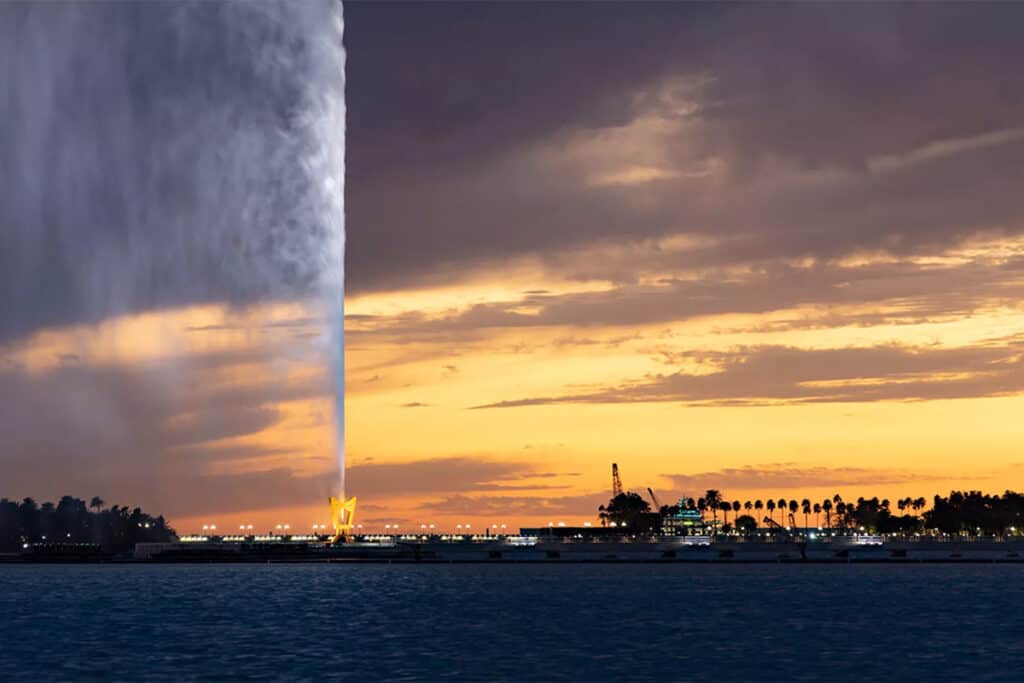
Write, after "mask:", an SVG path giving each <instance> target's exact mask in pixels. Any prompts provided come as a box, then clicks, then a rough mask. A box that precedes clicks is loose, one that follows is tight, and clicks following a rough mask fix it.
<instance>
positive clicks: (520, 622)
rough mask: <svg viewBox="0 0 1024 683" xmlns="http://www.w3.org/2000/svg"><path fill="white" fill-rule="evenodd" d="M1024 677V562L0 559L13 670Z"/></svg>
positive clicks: (155, 674) (4, 659)
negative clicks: (124, 562)
mask: <svg viewBox="0 0 1024 683" xmlns="http://www.w3.org/2000/svg"><path fill="white" fill-rule="evenodd" d="M712 678H713V679H716V680H718V681H723V680H758V681H761V680H780V681H781V680H793V679H831V680H844V681H845V680H869V679H876V680H936V679H943V680H969V679H971V680H979V679H980V680H1008V681H1009V680H1013V681H1020V680H1024V567H1022V566H1014V565H953V566H945V565H941V566H936V565H931V566H928V565H925V566H875V565H868V566H863V565H861V566H857V565H848V566H834V565H831V566H823V565H811V566H798V565H771V564H769V565H751V566H722V565H714V566H705V565H673V566H659V565H629V564H614V565H569V566H557V565H555V566H552V565H532V566H530V565H514V566H508V565H504V566H502V565H450V566H449V565H428V566H410V565H391V566H388V565H345V566H342V565H237V566H236V565H169V566H154V565H150V566H97V565H78V566H0V680H2V681H29V680H101V679H102V680H132V681H137V680H141V681H155V680H167V681H179V680H194V679H204V680H211V679H212V680H278V679H305V680H325V679H342V680H381V679H390V680H394V679H453V680H514V681H548V680H586V681H599V680H621V679H660V680H707V679H712Z"/></svg>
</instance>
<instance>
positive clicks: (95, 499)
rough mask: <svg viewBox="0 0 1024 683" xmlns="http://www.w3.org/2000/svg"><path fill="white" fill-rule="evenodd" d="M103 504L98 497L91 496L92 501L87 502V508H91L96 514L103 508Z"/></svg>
mask: <svg viewBox="0 0 1024 683" xmlns="http://www.w3.org/2000/svg"><path fill="white" fill-rule="evenodd" d="M103 503H104V500H103V499H102V498H100V497H99V496H93V497H92V500H90V501H89V507H91V508H92V509H93V510H95V511H96V512H99V511H100V509H101V508H102V507H103Z"/></svg>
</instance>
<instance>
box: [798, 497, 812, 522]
mask: <svg viewBox="0 0 1024 683" xmlns="http://www.w3.org/2000/svg"><path fill="white" fill-rule="evenodd" d="M800 507H801V508H802V509H803V512H804V528H805V529H806V528H807V525H808V522H807V517H808V516H809V515H810V514H811V501H809V500H808V499H806V498H804V499H803V500H802V501H800Z"/></svg>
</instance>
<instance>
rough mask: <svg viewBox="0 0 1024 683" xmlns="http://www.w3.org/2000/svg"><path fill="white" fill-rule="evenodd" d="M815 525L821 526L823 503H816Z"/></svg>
mask: <svg viewBox="0 0 1024 683" xmlns="http://www.w3.org/2000/svg"><path fill="white" fill-rule="evenodd" d="M814 526H816V527H818V528H819V529H820V528H821V503H815V504H814Z"/></svg>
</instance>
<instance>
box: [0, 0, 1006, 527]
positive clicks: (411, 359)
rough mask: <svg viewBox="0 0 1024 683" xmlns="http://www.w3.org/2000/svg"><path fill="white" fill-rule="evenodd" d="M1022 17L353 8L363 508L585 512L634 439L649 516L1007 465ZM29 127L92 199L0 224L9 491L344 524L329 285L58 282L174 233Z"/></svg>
mask: <svg viewBox="0 0 1024 683" xmlns="http://www.w3.org/2000/svg"><path fill="white" fill-rule="evenodd" d="M312 25H313V24H311V26H312ZM1021 25H1024V6H1021V5H1011V4H992V5H986V4H980V3H961V4H925V5H910V4H903V5H895V4H875V3H872V4H869V5H860V6H854V5H842V4H831V3H829V4H825V3H821V4H809V3H805V4H794V5H782V4H775V3H771V4H759V5H749V4H727V5H719V4H705V3H695V4H675V3H673V4H668V3H659V4H610V3H602V4H582V3H567V4H548V3H527V4H519V3H516V4H513V3H508V4H463V3H459V4H450V5H449V4H415V5H403V4H397V3H378V4H372V3H348V4H346V5H345V26H344V31H345V47H346V50H347V63H346V77H345V87H346V107H347V131H345V145H346V159H345V164H346V173H345V210H346V214H345V215H346V218H345V226H346V232H347V241H346V247H345V248H346V290H347V292H346V303H345V305H346V320H345V342H346V368H347V378H346V404H347V405H346V437H347V438H346V457H347V474H346V482H347V484H346V489H347V491H346V492H347V493H348V494H349V495H357V496H358V497H359V500H360V517H361V519H360V520H358V521H360V522H362V523H363V524H365V525H367V526H368V527H373V528H380V527H382V526H383V524H384V523H399V524H402V525H406V526H407V527H411V526H412V525H416V526H418V525H419V524H421V523H435V524H437V525H439V526H441V527H451V526H453V525H454V524H456V523H471V524H473V525H475V526H477V527H481V526H482V525H484V524H488V525H489V524H492V523H506V524H508V525H510V526H518V525H519V524H534V523H536V524H547V523H548V522H549V521H555V522H558V521H564V522H566V523H581V522H583V521H589V520H593V519H594V518H595V515H596V507H597V505H599V504H600V503H602V502H605V501H607V499H608V497H609V489H610V466H611V463H612V462H617V463H618V464H619V466H620V468H621V470H622V477H623V480H624V484H625V486H626V488H627V489H633V490H636V491H638V492H643V493H644V495H645V497H646V489H647V487H648V486H649V487H651V488H653V489H654V491H655V492H656V493H657V494H658V496H659V497H660V498H661V501H662V502H663V503H665V502H672V501H673V500H674V499H677V498H679V497H680V496H682V495H694V496H696V495H700V494H702V493H703V491H704V490H705V489H708V488H718V489H721V490H722V491H723V492H724V494H725V497H726V498H727V499H729V500H734V499H738V500H740V501H744V500H753V499H755V498H762V499H764V498H768V497H771V498H775V499H778V498H780V497H785V498H804V497H808V498H811V499H812V500H815V501H820V500H821V499H822V498H824V497H831V496H832V495H833V494H834V493H837V492H838V493H841V494H842V495H844V496H846V497H851V498H855V497H857V496H858V495H867V496H871V495H878V496H884V497H890V498H893V499H896V498H902V497H904V496H908V495H911V496H915V497H916V496H928V497H930V496H931V495H932V494H933V493H940V492H941V493H945V492H948V491H949V490H950V489H951V488H980V489H984V490H988V491H1002V490H1004V489H1006V488H1017V489H1021V488H1024V453H1022V452H1021V446H1022V444H1024V420H1022V419H1021V416H1022V415H1024V309H1022V306H1021V300H1022V294H1024V192H1022V179H1021V176H1022V169H1024V75H1022V74H1024V41H1021V39H1020V31H1019V29H1020V26H1021ZM153 30H159V29H153ZM3 38H4V36H3V35H0V42H3V40H2V39H3ZM126 45H129V47H130V45H131V43H126ZM0 56H2V55H0ZM216 58H217V55H216V54H215V55H214V56H213V58H212V59H214V60H216ZM225 59H226V58H225ZM225 63H226V62H225ZM138 68H139V69H142V70H145V69H151V70H156V69H160V68H162V67H161V65H160V64H159V63H156V62H155V61H154V63H152V64H143V65H142V66H139V67H138ZM143 73H145V72H143ZM183 73H184V72H183ZM188 73H191V72H188ZM143 80H145V79H143ZM146 82H147V83H151V84H152V86H151V87H152V90H153V92H155V93H157V94H159V93H160V92H161V91H160V88H161V84H162V83H165V82H164V81H161V80H159V79H154V80H151V81H146ZM176 87H178V86H176ZM132 92H133V93H134V91H132ZM169 92H171V93H172V94H171V95H169V97H172V96H173V97H176V96H175V95H174V94H173V93H174V92H177V91H169ZM246 92H247V93H248V91H246ZM274 94H275V96H281V92H279V91H277V90H275V91H274ZM78 96H79V95H76V97H78ZM80 96H81V97H86V98H88V97H89V95H80ZM132 97H135V95H134V94H133V95H132ZM225 97H227V96H226V95H225ZM246 97H249V95H248V94H246ZM176 101H177V100H176ZM247 101H248V100H247ZM253 101H254V102H255V101H256V99H255V97H253ZM258 104H259V103H258V102H257V105H258ZM2 106H4V105H0V107H2ZM247 106H248V105H247ZM133 111H136V112H137V111H138V110H137V109H133ZM135 115H140V116H141V115H142V114H135ZM82 116H83V117H85V116H86V114H84V113H83V114H82ZM90 116H91V115H90ZM101 118H102V117H101ZM18 120H20V119H18ZM90 120H91V119H90ZM119 125H120V124H119ZM340 133H341V131H339V136H340ZM7 135H13V133H8V134H7ZM12 140H13V138H8V139H5V137H4V133H0V162H2V163H3V165H4V166H5V167H8V166H9V165H12V164H13V165H16V167H17V168H19V169H21V171H22V178H23V181H24V182H26V183H28V182H36V180H33V179H34V178H35V179H38V178H41V177H45V178H49V180H48V181H47V182H52V183H54V192H53V193H52V194H48V193H44V194H46V195H47V198H46V199H45V201H44V200H40V201H41V202H43V204H45V205H46V206H49V205H50V203H61V202H68V206H69V207H70V208H68V209H67V211H68V212H69V213H68V214H67V215H73V216H74V219H70V218H68V219H67V220H66V221H65V222H64V223H61V225H65V224H66V225H67V226H71V227H68V228H67V230H66V231H65V232H60V230H59V229H58V231H57V232H56V233H54V234H56V235H58V236H57V237H54V238H53V239H55V240H57V241H56V242H53V241H52V240H49V241H48V240H41V241H39V242H33V241H32V240H30V239H29V238H26V237H25V235H27V234H29V232H27V231H29V230H32V231H35V233H33V234H43V233H45V234H46V235H50V233H49V232H46V230H47V229H48V228H46V227H45V226H47V225H50V223H48V222H47V221H46V220H39V221H37V222H35V223H33V221H32V218H31V217H32V216H34V217H36V218H38V216H41V215H47V216H48V215H49V214H48V213H46V212H41V213H38V212H37V213H31V212H27V210H25V211H21V212H20V213H19V211H18V210H15V211H13V212H11V213H9V214H8V215H7V216H4V217H3V218H4V222H5V223H7V224H8V225H14V224H15V222H16V221H17V222H19V223H18V225H24V226H29V227H23V228H20V229H13V230H7V229H4V231H3V233H2V234H0V318H2V327H0V434H2V443H0V496H6V497H9V498H17V499H20V498H22V497H25V496H33V497H35V498H36V499H52V498H54V497H59V496H60V495H62V494H65V493H70V494H72V495H76V496H80V497H91V496H93V495H100V496H101V497H103V498H104V499H105V500H106V501H107V502H108V503H119V504H129V505H141V506H142V507H143V508H144V509H146V510H147V511H151V512H154V513H161V512H162V513H164V514H166V515H167V516H168V517H169V518H170V520H171V523H172V525H174V526H175V527H176V528H178V530H179V531H191V530H195V529H197V528H198V527H199V526H201V525H202V524H206V523H217V524H220V525H222V528H230V527H231V526H232V525H237V524H240V523H253V524H256V525H260V526H272V525H274V524H275V523H285V522H287V523H289V524H291V525H292V526H293V527H295V528H308V526H309V525H310V524H311V523H316V522H319V523H325V522H327V521H328V520H327V512H328V511H327V508H326V498H327V496H328V495H330V494H331V493H334V492H335V491H334V488H335V487H336V486H335V482H336V481H337V472H336V471H335V468H336V465H335V463H336V456H335V449H334V437H333V434H334V430H333V424H334V419H333V406H334V399H333V396H332V391H333V389H332V383H331V378H330V371H329V369H328V368H327V363H326V362H325V360H324V358H325V356H326V352H325V348H324V347H325V345H326V344H328V343H329V341H327V339H326V338H325V336H324V334H323V329H324V326H325V321H324V315H323V314H322V312H320V309H319V307H318V306H317V305H316V304H314V303H310V302H309V300H308V299H306V298H303V297H300V296H292V295H291V292H292V291H293V290H292V289H290V288H287V287H285V288H274V287H266V288H263V287H260V286H255V285H252V284H251V283H250V282H249V281H248V280H246V282H243V283H241V284H239V283H238V280H237V279H235V280H231V281H230V282H229V284H230V286H227V285H225V286H220V285H219V284H218V286H211V287H202V288H195V289H194V288H192V287H190V286H189V284H190V283H191V282H197V281H198V282H206V279H207V278H209V279H210V281H211V282H212V281H216V283H220V279H221V278H220V275H219V273H220V270H219V269H222V268H226V266H225V263H232V261H231V258H232V257H231V256H230V255H229V256H225V258H224V261H221V260H220V259H219V257H213V258H208V257H204V258H201V259H198V260H192V261H190V262H189V263H190V270H188V271H187V272H184V271H181V270H180V268H177V266H175V265H174V263H173V262H170V263H165V262H164V261H162V260H161V259H160V257H159V254H160V253H161V251H160V250H161V249H165V248H166V245H167V244H171V243H172V241H173V240H171V239H170V238H167V242H166V243H165V242H164V241H163V239H164V238H163V237H160V238H159V239H157V240H156V241H155V242H152V244H154V245H155V246H153V247H152V252H151V253H152V254H156V256H155V257H153V258H152V259H150V260H146V261H144V262H142V263H145V264H147V265H146V266H145V268H146V269H150V270H146V271H145V272H146V273H148V274H149V275H148V276H147V277H149V278H150V279H151V281H150V280H140V278H139V277H136V276H133V277H132V278H131V279H130V283H131V286H132V287H133V288H136V289H137V288H138V286H139V283H140V282H142V281H145V282H147V283H149V284H147V286H152V287H153V288H154V289H155V290H160V289H161V287H163V283H164V282H167V283H168V285H167V286H168V287H171V288H174V293H173V294H170V295H166V296H165V295H163V294H159V295H153V296H148V295H147V296H144V297H141V298H139V297H134V296H128V297H127V298H125V302H126V303H124V305H118V306H114V307H109V306H108V307H103V308H101V309H96V310H94V309H93V308H91V307H89V306H86V305H85V304H84V303H82V302H84V301H85V300H86V299H85V297H84V295H83V296H82V297H81V298H80V299H74V300H73V301H70V303H69V302H68V298H69V297H71V296H72V294H73V293H75V292H80V291H81V289H82V283H83V282H87V283H89V285H90V286H91V287H92V288H93V289H95V290H96V291H103V292H106V291H108V290H110V291H114V292H116V291H118V290H116V289H114V288H109V287H107V282H108V278H110V277H115V276H111V275H110V273H111V272H114V271H116V270H117V269H119V268H121V267H123V263H124V261H123V259H122V256H123V252H122V251H120V250H121V249H127V247H125V246H124V245H125V244H134V243H135V242H137V241H138V242H141V243H146V244H150V243H151V242H148V241H147V238H146V234H147V233H144V232H135V226H133V225H131V224H129V225H128V227H127V228H126V229H125V230H123V231H120V232H117V233H116V234H114V233H111V232H110V231H109V230H108V229H107V223H106V222H103V221H97V222H92V223H91V222H90V221H89V220H87V218H88V216H89V215H90V214H89V211H88V209H89V207H93V206H99V205H100V204H101V203H102V202H101V199H97V195H96V194H95V193H93V194H91V195H83V196H82V197H77V198H75V202H74V203H71V199H69V197H68V193H66V192H61V191H60V190H61V189H62V188H64V189H66V188H67V187H70V186H71V185H70V184H72V183H73V182H74V179H73V177H65V176H63V175H61V174H60V173H59V168H60V167H59V166H58V167H57V168H58V171H54V169H53V167H50V166H41V167H40V168H42V169H43V170H42V171H39V174H38V175H36V176H33V175H32V174H31V173H30V172H29V170H26V169H28V167H29V164H28V163H27V161H26V159H27V158H28V157H26V156H24V155H22V156H19V153H18V152H17V151H14V152H12V151H10V150H11V149H14V143H13V142H12ZM2 143H7V145H6V149H7V151H6V152H5V151H4V147H5V145H4V144H2ZM55 144H56V143H55ZM259 149H265V148H264V147H260V148H259ZM128 153H131V151H129V152H128ZM268 154H273V150H271V151H270V152H268ZM257 158H258V157H257ZM256 163H257V166H258V165H259V162H256ZM100 177H101V179H102V178H103V177H104V176H102V175H101V176H100ZM95 182H104V181H102V180H95ZM249 189H250V190H251V189H252V186H249ZM16 191H19V190H18V186H17V184H15V186H14V189H11V188H10V187H7V188H5V189H4V190H0V192H6V193H11V192H16ZM182 196H183V195H177V197H178V199H176V200H175V202H178V203H175V202H171V201H170V200H168V203H166V204H164V203H161V205H160V207H157V210H160V209H161V207H162V208H163V209H165V210H171V211H176V210H177V208H175V207H178V206H180V205H181V202H188V201H190V200H189V199H188V197H191V195H188V196H186V198H185V199H181V197H182ZM4 198H5V197H4V196H3V195H0V200H3V199H4ZM11 201H12V202H14V200H11ZM4 205H6V206H12V205H13V206H15V207H21V208H24V206H26V204H19V203H17V202H14V203H13V204H11V202H7V201H5V202H4ZM103 205H104V206H106V204H103ZM83 206H84V207H86V209H85V210H82V207H83ZM168 207H170V208H169V209H168ZM2 210H3V209H0V211H2ZM0 215H2V214H0ZM60 215H61V216H63V215H64V214H63V213H62V214H60ZM239 215H243V214H239ZM244 215H246V216H249V215H251V214H244ZM26 216H30V217H29V218H26ZM194 217H195V216H194V215H193V214H189V213H185V214H184V217H183V220H184V221H185V222H186V223H187V225H189V226H191V225H193V223H192V222H189V221H190V220H191V219H192V218H194ZM55 220H57V222H59V221H60V220H64V219H60V218H59V219H55ZM101 223H102V225H101ZM189 229H191V228H187V229H186V230H185V232H184V233H181V234H180V235H179V236H178V237H177V238H175V239H177V240H178V241H181V240H186V241H188V240H190V239H192V238H191V237H190V234H191V233H189V232H188V230H189ZM161 230H162V228H161ZM154 234H156V233H154ZM160 234H161V235H166V232H161V233H160ZM176 234H177V233H176ZM196 234H200V233H199V232H197V233H196ZM181 235H184V237H182V236H181ZM136 238H138V239H136ZM38 244H43V245H44V247H38ZM212 244H214V246H215V247H216V249H222V250H226V252H230V250H232V249H235V248H237V246H236V244H235V243H234V242H233V241H231V240H230V239H224V240H222V241H217V242H215V243H212ZM275 244H276V243H275ZM33 245H36V246H35V247H33ZM132 248H133V249H134V248H135V247H132ZM204 248H205V247H204ZM143 249H144V250H145V249H146V247H143ZM125 253H126V252H125ZM132 253H133V254H135V253H136V252H134V251H133V252H132ZM146 253H150V252H146ZM189 253H192V252H189ZM206 253H207V252H205V251H204V252H203V254H206ZM209 253H213V254H216V253H219V252H217V251H215V250H214V249H212V248H211V250H210V252H209ZM111 254H112V255H113V256H111ZM299 255H300V256H301V252H299ZM108 257H110V259H111V260H103V259H106V258H108ZM136 267H138V266H137V265H136ZM161 269H166V271H167V273H169V275H167V276H166V277H164V276H163V275H160V274H161V273H163V272H164V271H163V270H161ZM299 269H300V271H301V267H300V268H299ZM271 270H272V269H271V268H269V267H268V269H267V272H270V271H271ZM263 272H264V271H262V270H259V269H257V270H255V271H249V272H247V273H246V276H245V277H246V278H252V282H257V280H256V278H258V277H261V274H262V273H263ZM274 272H277V271H274ZM282 272H287V273H289V274H290V275H291V274H293V273H294V269H293V268H290V269H288V270H286V271H282ZM68 273H75V274H77V275H76V276H75V277H71V276H68ZM153 273H156V274H153ZM175 273H177V275H176V274H175ZM76 277H80V278H84V279H76ZM296 277H299V278H301V272H300V273H299V275H298V276H296ZM224 279H225V281H228V280H230V278H228V277H227V276H225V278H224ZM126 281H128V280H126ZM288 282H289V283H290V282H292V281H291V280H289V281H288ZM29 283H31V284H29ZM90 291H92V290H90ZM161 291H162V290H161ZM282 292H284V293H283V294H282Z"/></svg>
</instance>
